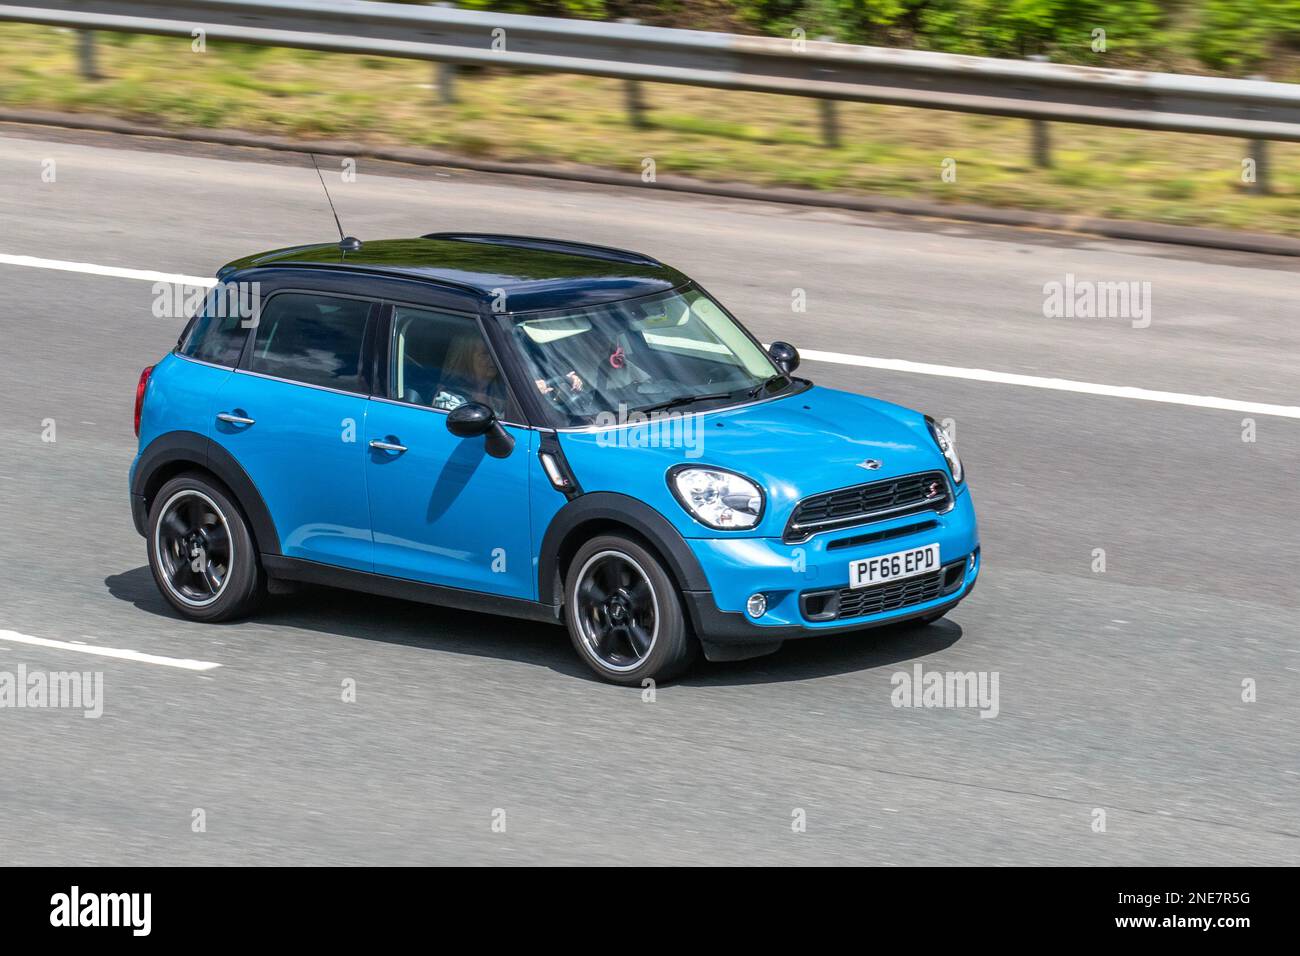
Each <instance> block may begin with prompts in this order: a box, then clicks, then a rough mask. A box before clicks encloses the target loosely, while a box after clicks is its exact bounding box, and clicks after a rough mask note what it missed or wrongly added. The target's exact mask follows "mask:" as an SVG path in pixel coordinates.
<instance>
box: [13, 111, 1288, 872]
mask: <svg viewBox="0 0 1300 956" xmlns="http://www.w3.org/2000/svg"><path fill="white" fill-rule="evenodd" d="M47 160H53V166H52V167H51V166H50V164H49V163H47V162H46V161H47ZM303 162H305V160H304V159H300V158H295V157H286V156H284V155H277V154H269V153H268V154H261V153H259V152H257V151H252V150H233V149H232V150H220V149H216V148H205V147H192V146H191V147H182V146H173V145H170V144H167V143H162V142H155V141H149V140H139V139H136V140H132V139H128V138H121V139H118V138H114V137H107V136H95V135H91V134H76V135H72V134H66V133H60V132H58V131H53V130H40V129H33V128H22V127H16V126H11V127H6V128H4V129H3V130H0V182H3V186H0V254H4V255H6V256H11V257H12V256H31V257H37V258H40V259H47V260H60V261H67V262H73V263H85V264H93V265H98V266H111V267H120V268H124V269H132V270H156V271H159V272H164V273H169V274H170V273H179V274H186V275H200V276H210V275H211V274H212V272H213V270H214V269H215V268H216V267H217V266H219V265H221V264H222V263H224V262H226V261H228V260H230V259H233V258H235V257H237V256H241V255H244V254H247V253H249V252H253V251H258V250H262V249H267V248H272V247H277V246H286V245H291V244H295V243H300V242H314V241H322V240H328V239H330V238H331V236H332V235H333V233H334V223H333V220H332V219H331V217H330V214H329V210H328V208H327V207H326V205H325V203H324V199H323V196H322V193H321V189H320V184H319V183H318V182H317V180H316V177H315V174H314V173H313V172H312V171H311V168H310V166H309V165H308V166H304V165H302V163H303ZM329 166H332V167H333V168H334V169H335V170H336V169H337V166H336V164H334V162H333V161H331V162H330V164H329ZM51 168H52V169H53V171H54V177H53V179H54V181H53V182H49V181H46V179H48V178H49V176H48V172H47V173H46V176H45V178H44V179H43V176H42V174H43V172H45V171H47V170H49V169H51ZM327 171H328V170H327ZM358 173H359V175H358V177H357V179H356V181H355V182H351V183H344V182H342V181H341V180H340V178H339V176H338V175H337V173H336V172H334V173H330V175H331V179H330V182H331V185H332V190H333V194H334V198H335V202H336V204H337V206H338V209H339V214H340V216H341V217H342V220H343V224H344V228H345V229H346V230H347V231H348V232H349V233H350V234H355V235H357V236H360V237H361V238H363V239H368V238H379V237H395V236H410V235H418V234H420V233H424V232H430V231H435V230H467V231H500V232H510V233H525V234H543V235H554V236H559V237H564V238H573V239H580V240H584V241H590V242H600V243H609V244H613V245H618V246H623V247H630V248H635V249H638V250H643V251H645V252H649V253H651V254H653V255H656V256H658V257H660V258H662V259H663V260H665V261H667V262H669V263H671V264H673V265H676V266H678V267H679V268H681V269H683V270H684V271H686V272H688V273H690V274H691V275H693V276H694V277H696V278H698V279H699V280H700V281H701V282H702V283H703V284H704V285H705V286H706V287H707V288H709V289H710V291H712V292H713V293H714V294H715V295H717V296H718V297H719V298H721V299H722V300H723V301H724V302H726V303H727V304H728V305H729V306H730V307H731V308H732V310H733V311H734V312H735V313H736V314H737V315H738V316H739V317H740V318H741V319H742V320H743V321H745V322H746V323H747V324H748V325H749V326H750V327H751V328H752V329H753V330H754V331H755V332H756V333H757V334H758V335H760V336H761V337H762V338H763V339H764V341H771V340H772V339H775V338H782V339H786V340H789V341H792V342H794V343H795V344H796V345H798V346H799V347H800V348H801V349H804V350H812V351H815V352H827V353H835V354H836V355H837V356H840V358H839V359H837V360H836V361H830V362H824V361H806V362H805V365H804V373H805V374H807V375H809V376H810V377H811V378H813V379H814V380H816V381H817V382H818V383H821V384H826V385H831V386H836V387H841V388H846V389H851V390H854V391H860V392H864V393H869V394H873V395H878V396H880V397H883V398H886V399H889V400H892V401H897V402H901V403H904V404H906V405H910V406H913V407H917V408H920V409H923V410H925V411H927V412H929V413H931V414H933V415H935V416H936V417H938V418H952V419H953V420H954V421H955V423H956V428H957V436H958V441H959V446H960V449H961V452H962V455H963V458H964V460H965V462H966V464H967V467H968V470H969V474H970V481H971V484H972V488H973V493H974V495H975V501H976V505H977V508H978V511H979V517H980V524H981V532H982V539H983V554H984V570H983V574H982V577H981V580H980V584H979V587H978V588H977V589H976V591H975V593H974V594H973V596H972V597H971V598H970V599H969V600H968V601H966V602H965V603H963V604H962V605H961V606H960V607H959V608H958V609H957V610H956V611H955V612H954V613H953V614H952V615H951V617H950V618H949V619H947V620H945V621H943V622H941V623H939V624H936V625H933V626H931V627H928V628H917V627H904V628H898V629H892V630H890V631H887V632H880V633H876V634H863V635H857V636H852V637H838V638H825V639H818V640H810V641H805V642H802V643H791V644H787V646H786V648H785V649H784V650H783V651H782V652H780V653H779V654H777V655H775V656H772V657H768V658H764V659H760V660H755V661H748V662H742V663H731V664H707V663H702V664H701V665H700V666H698V667H697V668H696V669H695V670H694V671H693V672H692V673H691V674H690V676H689V677H688V678H686V679H684V680H682V681H681V682H679V683H677V684H674V685H671V686H667V687H661V688H659V690H658V694H657V697H656V699H655V700H654V702H645V701H643V699H642V695H641V694H640V692H638V691H637V690H628V689H622V688H617V687H613V686H608V685H605V684H602V683H599V682H598V681H596V680H595V679H594V678H593V677H592V676H590V675H589V674H588V672H587V670H586V668H585V667H584V666H583V665H582V664H581V663H580V662H579V661H578V659H577V658H576V657H575V655H574V653H573V651H572V649H571V647H570V645H569V643H568V639H567V637H566V635H565V633H564V631H563V630H562V629H560V628H555V627H548V626H544V625H533V624H528V623H520V622H516V621H510V620H506V619H497V618H493V617H485V616H480V615H475V614H471V613H465V612H458V611H450V610H442V609H438V608H431V607H424V606H420V605H413V604H405V603H402V602H397V601H391V600H385V599H381V598H376V597H370V596H364V595H356V594H348V593H343V592H330V591H324V590H305V591H303V592H301V593H298V594H295V595H291V596H285V597H280V598H276V599H274V600H273V601H272V602H271V603H270V604H269V605H268V606H267V607H266V608H265V609H264V611H263V612H262V613H261V614H260V615H259V616H258V617H257V618H255V619H253V620H249V621H244V622H239V623H234V624H229V625H223V626H204V625H198V624H191V623H186V622H183V621H181V620H179V619H178V618H177V617H176V616H175V615H174V614H172V613H171V612H170V611H169V609H168V608H167V606H166V605H165V604H164V602H163V600H162V598H161V597H160V596H159V595H158V593H157V592H156V590H155V588H154V585H153V582H152V580H151V578H150V575H149V572H148V569H147V568H146V566H145V547H144V542H143V540H142V539H141V538H139V537H138V536H137V535H136V533H135V531H134V530H133V528H132V525H131V520H130V515H129V511H128V507H127V497H126V473H127V468H128V466H129V464H130V461H131V458H132V456H133V454H134V449H135V441H134V437H133V435H132V432H131V408H132V400H133V394H134V387H135V382H136V378H137V376H138V375H139V372H140V370H141V368H143V367H144V366H146V365H149V364H152V363H153V362H155V361H156V360H157V359H158V358H159V357H160V356H161V355H163V354H164V353H165V352H166V351H167V350H168V349H169V348H170V347H171V345H172V343H173V342H174V340H175V337H176V334H177V332H178V330H179V323H178V322H177V321H175V320H172V319H158V318H155V317H154V315H153V313H152V309H151V306H152V303H153V298H154V294H153V287H152V283H151V282H149V281H146V280H143V279H140V278H127V277H121V276H115V275H102V274H94V273H93V272H87V271H85V270H79V271H77V270H74V271H68V270H65V269H52V268H48V267H45V266H43V265H31V264H23V265H20V264H15V261H16V260H12V259H11V260H4V261H0V289H3V292H4V296H3V299H4V312H3V315H2V316H0V328H2V330H3V338H2V339H0V342H2V343H3V347H2V348H0V409H2V410H3V416H2V417H0V448H2V449H3V452H0V529H2V532H0V672H10V673H17V671H18V669H19V667H20V666H22V667H26V668H27V669H28V671H68V670H79V671H85V670H89V671H99V672H102V673H103V675H104V676H103V681H104V684H103V687H104V690H103V715H102V717H100V718H98V719H86V718H85V717H84V716H83V715H82V712H81V711H79V710H72V709H30V708H23V709H19V708H5V709H0V741H3V746H0V846H3V847H4V851H3V862H6V863H20V864H32V863H43V864H73V863H78V864H92V865H93V864H111V863H159V864H223V863H254V864H257V863H268V864H270V863H275V864H300V863H332V864H377V863H395V864H436V863H546V864H571V863H644V864H683V863H709V864H722V863H762V864H807V863H829V864H845V863H866V864H881V865H887V866H904V865H911V864H1010V863H1018V864H1292V865H1294V864H1296V863H1297V862H1300V812H1298V811H1300V798H1298V796H1297V789H1298V787H1300V760H1297V756H1298V754H1300V748H1298V746H1297V740H1300V719H1298V718H1300V705H1298V704H1297V700H1300V695H1298V694H1297V678H1298V677H1300V624H1298V623H1297V615H1296V612H1297V604H1298V603H1300V575H1297V570H1298V569H1300V516H1298V514H1297V511H1298V509H1297V507H1296V505H1297V501H1298V498H1300V496H1298V494H1297V477H1298V476H1300V419H1298V418H1297V417H1295V414H1293V413H1292V412H1288V411H1287V409H1288V408H1289V409H1292V410H1294V406H1296V405H1298V404H1300V372H1298V371H1297V356H1298V355H1300V323H1297V322H1296V321H1295V303H1296V299H1297V295H1296V293H1297V291H1298V290H1300V283H1298V282H1297V275H1296V272H1297V265H1298V264H1297V262H1296V261H1295V260H1287V259H1281V258H1278V259H1273V258H1267V257H1262V256H1249V255H1244V254H1230V253H1214V252H1209V251H1205V250H1188V249H1181V248H1178V247H1173V246H1156V245H1140V244H1133V243H1121V242H1114V241H1100V240H1091V239H1086V238H1079V237H1063V236H1057V235H1049V234H1043V233H1033V232H1021V231H1014V230H1004V229H991V228H977V227H972V226H958V225H955V224H949V223H941V222H928V221H923V220H909V219H901V218H900V219H890V218H886V217H873V216H867V215H861V214H853V213H840V212H835V211H830V210H808V209H802V208H799V207H796V206H791V205H777V204H771V205H769V204H762V203H742V202H739V201H721V200H717V201H715V200H710V199H707V198H702V197H698V196H692V197H684V196H679V195H671V194H666V193H655V192H653V191H651V190H635V191H633V190H620V189H614V188H604V187H585V186H580V185H575V184H571V183H559V182H553V181H546V180H537V179H525V178H516V177H502V176H496V177H494V176H486V175H476V174H466V173H461V172H457V171H447V170H443V171H438V170H421V169H414V168H409V167H401V166H394V165H382V164H368V163H367V162H365V161H362V162H361V163H360V165H359V167H358ZM1068 275H1072V276H1074V281H1076V282H1078V281H1090V282H1121V281H1122V282H1138V283H1150V287H1149V288H1150V305H1151V312H1150V317H1151V322H1150V325H1149V327H1145V328H1138V327H1134V325H1135V320H1133V319H1131V318H1125V317H1114V318H1048V317H1045V316H1044V308H1043V307H1044V299H1045V294H1044V286H1045V284H1047V283H1051V282H1055V281H1059V282H1062V283H1064V282H1065V281H1067V276H1068ZM795 290H803V294H804V296H805V297H806V302H807V308H806V311H804V312H797V311H794V310H793V308H792V302H793V301H794V299H795V298H797V296H798V293H796V291H795ZM1137 324H1139V325H1140V324H1141V322H1138V323H1137ZM844 356H861V357H866V358H867V359H869V360H871V361H870V362H868V363H867V364H863V365H855V364H852V363H851V362H849V361H847V360H845V359H844V358H843V357H844ZM888 359H898V360H906V361H908V362H914V363H924V366H925V367H926V368H925V370H924V372H922V371H918V370H917V369H916V368H913V367H910V366H908V367H906V369H907V370H893V369H889V368H883V367H879V366H881V365H883V364H885V363H884V362H883V361H882V360H888ZM932 366H939V367H941V368H939V369H935V368H932ZM945 369H946V370H947V371H945ZM970 370H992V371H994V372H997V373H1002V374H1000V375H994V376H987V378H991V379H992V380H987V381H986V380H979V379H978V378H975V377H971V375H970V374H967V373H969V372H970ZM1017 375H1020V376H1031V377H1032V379H1031V384H1032V385H1033V386H1034V387H1031V385H1028V384H1025V383H1023V382H1020V381H1019V380H1017V379H1015V378H1013V376H1017ZM1054 379H1066V380H1070V381H1073V382H1081V383H1088V384H1091V385H1097V386H1104V387H1103V388H1101V389H1100V390H1099V391H1100V392H1101V393H1100V394H1089V393H1087V392H1086V391H1084V392H1081V391H1072V390H1068V389H1062V388H1060V387H1037V386H1038V385H1042V384H1043V381H1042V380H1054ZM1047 384H1048V385H1049V386H1050V385H1051V383H1050V381H1049V382H1047ZM1115 386H1132V387H1135V388H1138V389H1144V390H1149V391H1151V392H1171V393H1177V394H1176V395H1174V396H1173V397H1172V398H1168V399H1161V398H1159V397H1158V396H1156V400H1150V399H1151V398H1152V396H1151V395H1149V394H1148V393H1146V392H1143V393H1140V394H1141V395H1143V396H1145V397H1142V398H1134V397H1123V396H1122V395H1116V394H1114V393H1113V392H1114V388H1113V387H1115ZM1180 396H1182V397H1180ZM1188 398H1191V399H1198V398H1208V399H1213V400H1214V401H1209V402H1200V401H1196V400H1191V401H1189V400H1188ZM1248 419H1249V420H1250V421H1248V422H1247V421H1246V420H1248ZM51 420H52V422H53V428H54V432H53V436H51V435H50V421H51ZM1252 427H1253V435H1252V434H1251V433H1250V429H1252ZM49 437H54V439H55V440H54V441H52V442H51V441H46V440H43V439H45V438H49ZM1244 437H1245V438H1251V437H1253V439H1254V440H1253V441H1248V440H1243V438H1244ZM1098 549H1101V550H1102V551H1104V559H1105V570H1104V571H1102V570H1098V567H1099V565H1098V555H1099V554H1100V552H1099V551H1098ZM106 648H111V649H116V650H127V651H133V652H137V655H128V656H126V657H121V656H117V657H112V656H104V655H103V653H90V652H94V651H100V652H102V651H103V650H104V649H106ZM140 655H143V656H140ZM175 661H190V662H195V661H198V662H206V663H208V664H218V665H220V666H219V667H210V668H207V669H193V668H192V667H186V666H176V665H175V664H174V662H175ZM918 663H919V664H920V665H922V667H923V669H924V670H925V671H940V672H968V671H976V672H985V673H986V674H991V673H993V672H996V673H997V674H998V676H999V702H998V713H997V716H996V717H995V718H992V719H986V718H983V717H981V716H980V714H979V711H978V710H976V709H970V708H966V709H960V708H946V709H944V708H937V709H924V708H920V709H903V708H896V707H894V706H893V704H892V703H891V691H892V690H893V684H892V683H891V678H892V676H893V675H894V674H896V673H898V672H900V671H906V672H909V673H911V671H912V668H913V667H914V665H916V664H918ZM345 681H355V686H356V700H355V702H351V703H346V702H344V701H343V700H342V696H343V695H342V691H341V688H342V687H343V685H344V682H345ZM1243 682H1247V683H1250V682H1253V687H1254V697H1255V699H1254V700H1253V701H1246V700H1243V693H1244V691H1243V686H1244V683H1243ZM1246 696H1251V695H1249V694H1246ZM196 811H202V813H201V814H199V813H196ZM499 811H504V820H505V829H504V832H497V830H499V829H500V828H499V827H498V828H497V830H494V828H493V822H494V820H496V821H500V820H501V819H502V818H503V815H502V813H500V812H499ZM799 811H802V818H803V819H805V820H806V829H804V831H803V832H798V830H799V828H798V827H797V826H794V825H792V824H794V823H796V822H797V821H798V819H800V814H799ZM1097 811H1104V821H1105V829H1104V832H1098V821H1099V820H1101V819H1102V817H1101V815H1100V814H1099V813H1098V812H1097ZM196 819H201V821H202V823H203V826H202V827H201V828H198V829H200V830H201V832H195V830H196V828H197V825H196V823H195V821H196Z"/></svg>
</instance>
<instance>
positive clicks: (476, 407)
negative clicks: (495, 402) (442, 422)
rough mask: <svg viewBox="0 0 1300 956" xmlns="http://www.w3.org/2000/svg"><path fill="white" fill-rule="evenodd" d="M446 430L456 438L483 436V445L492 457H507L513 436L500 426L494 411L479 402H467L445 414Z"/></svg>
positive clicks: (513, 446) (513, 443) (512, 448)
mask: <svg viewBox="0 0 1300 956" xmlns="http://www.w3.org/2000/svg"><path fill="white" fill-rule="evenodd" d="M447 431H449V432H451V433H452V434H453V435H455V436H456V437H457V438H474V437H476V436H478V435H483V436H484V447H485V448H486V449H487V453H488V454H489V455H491V456H492V457H493V458H509V457H510V453H511V452H512V451H514V448H515V439H514V437H513V436H512V435H511V434H510V433H509V432H508V431H506V430H505V429H504V428H502V427H501V423H500V422H499V421H497V414H496V412H494V411H492V409H490V408H488V407H487V406H486V405H484V404H482V403H481V402H467V403H466V404H464V405H461V406H460V407H459V408H454V409H452V410H451V411H450V412H449V413H448V414H447Z"/></svg>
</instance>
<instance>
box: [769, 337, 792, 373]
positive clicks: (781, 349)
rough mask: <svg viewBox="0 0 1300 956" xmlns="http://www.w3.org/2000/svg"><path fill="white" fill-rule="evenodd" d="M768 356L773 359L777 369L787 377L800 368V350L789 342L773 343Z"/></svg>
mask: <svg viewBox="0 0 1300 956" xmlns="http://www.w3.org/2000/svg"><path fill="white" fill-rule="evenodd" d="M767 354H768V355H770V356H771V357H772V361H773V362H775V363H776V367H777V368H779V369H780V370H781V371H782V372H784V373H785V374H786V375H789V374H791V373H792V372H794V370H795V369H797V368H798V367H799V350H798V349H797V348H795V347H794V346H793V345H791V344H790V343H789V342H773V343H772V344H771V345H770V346H769V347H768V350H767Z"/></svg>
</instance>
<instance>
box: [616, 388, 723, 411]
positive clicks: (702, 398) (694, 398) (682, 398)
mask: <svg viewBox="0 0 1300 956" xmlns="http://www.w3.org/2000/svg"><path fill="white" fill-rule="evenodd" d="M732 394H733V393H732V392H716V393H714V394H712V395H678V396H677V397H676V398H670V399H668V401H666V402H659V403H658V404H655V405H647V406H646V407H645V408H638V409H637V411H638V412H662V411H666V410H667V409H670V408H677V407H679V406H681V405H692V404H694V403H695V402H709V401H718V400H720V399H724V398H731V396H732Z"/></svg>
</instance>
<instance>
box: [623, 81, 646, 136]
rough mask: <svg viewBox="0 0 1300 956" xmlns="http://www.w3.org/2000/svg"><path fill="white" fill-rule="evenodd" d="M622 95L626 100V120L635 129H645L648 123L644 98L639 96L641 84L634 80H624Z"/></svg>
mask: <svg viewBox="0 0 1300 956" xmlns="http://www.w3.org/2000/svg"><path fill="white" fill-rule="evenodd" d="M623 95H624V98H625V99H626V101H627V117H628V120H629V121H630V122H631V123H632V125H633V126H635V127H636V128H637V129H645V128H646V126H648V125H649V123H647V122H646V109H645V100H644V99H642V98H641V84H640V83H638V82H637V81H636V80H624V81H623Z"/></svg>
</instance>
